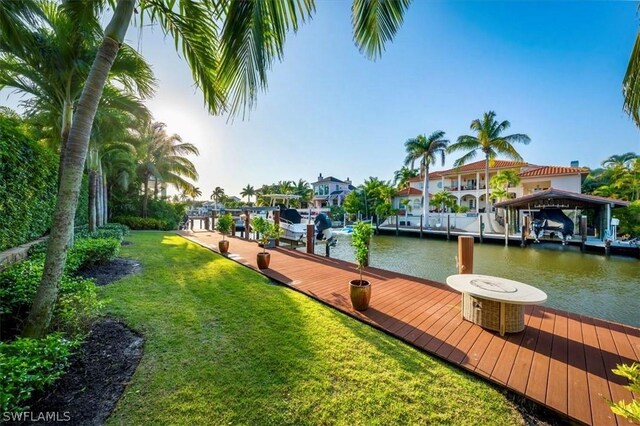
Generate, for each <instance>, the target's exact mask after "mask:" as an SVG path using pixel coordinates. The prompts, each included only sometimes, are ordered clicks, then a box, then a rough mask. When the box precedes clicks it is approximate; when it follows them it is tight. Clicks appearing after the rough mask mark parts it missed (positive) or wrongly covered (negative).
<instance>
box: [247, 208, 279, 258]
mask: <svg viewBox="0 0 640 426" xmlns="http://www.w3.org/2000/svg"><path fill="white" fill-rule="evenodd" d="M251 226H252V228H253V230H254V231H256V232H257V233H258V235H259V237H258V241H260V244H261V245H262V253H258V255H257V263H258V268H260V269H267V268H268V267H269V262H270V261H271V253H267V246H268V244H269V241H270V240H272V239H276V238H278V237H280V234H281V232H282V230H281V229H280V227H279V226H278V225H276V224H275V223H272V222H268V221H267V220H266V219H265V218H263V217H261V216H258V217H256V218H255V219H253V221H252V222H251Z"/></svg>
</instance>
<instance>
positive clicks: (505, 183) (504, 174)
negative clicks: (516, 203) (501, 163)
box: [489, 170, 520, 201]
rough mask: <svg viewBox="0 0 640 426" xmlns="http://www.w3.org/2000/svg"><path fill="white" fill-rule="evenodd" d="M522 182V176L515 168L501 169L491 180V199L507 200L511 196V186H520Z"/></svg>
mask: <svg viewBox="0 0 640 426" xmlns="http://www.w3.org/2000/svg"><path fill="white" fill-rule="evenodd" d="M519 183H520V176H518V172H517V171H515V170H502V171H499V172H498V173H497V174H496V175H494V176H493V177H492V178H491V179H490V180H489V186H490V187H491V199H492V200H498V201H502V200H506V199H507V198H509V187H514V186H518V184H519Z"/></svg>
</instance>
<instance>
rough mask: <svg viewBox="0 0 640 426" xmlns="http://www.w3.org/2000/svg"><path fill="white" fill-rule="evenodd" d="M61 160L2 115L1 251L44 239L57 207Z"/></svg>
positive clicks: (0, 121) (0, 161) (0, 120)
mask: <svg viewBox="0 0 640 426" xmlns="http://www.w3.org/2000/svg"><path fill="white" fill-rule="evenodd" d="M57 176H58V157H57V156H56V155H55V154H53V153H52V152H50V151H49V150H47V149H45V148H43V147H41V146H40V145H38V143H37V142H35V141H34V140H32V139H30V138H29V137H28V136H26V135H25V134H24V133H23V132H22V131H21V130H20V122H19V121H18V120H15V119H12V118H8V117H5V116H2V115H0V251H1V250H6V249H8V248H11V247H15V246H18V245H20V244H24V243H26V242H29V241H32V240H34V239H36V238H38V237H41V236H42V235H43V234H45V232H46V231H47V230H48V229H49V227H50V224H51V216H52V214H53V208H54V206H55V197H56V192H57Z"/></svg>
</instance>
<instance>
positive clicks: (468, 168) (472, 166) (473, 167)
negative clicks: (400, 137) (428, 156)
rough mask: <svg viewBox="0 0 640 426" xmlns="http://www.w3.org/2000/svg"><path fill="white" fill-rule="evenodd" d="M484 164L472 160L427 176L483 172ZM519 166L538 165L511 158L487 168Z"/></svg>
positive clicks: (414, 179)
mask: <svg viewBox="0 0 640 426" xmlns="http://www.w3.org/2000/svg"><path fill="white" fill-rule="evenodd" d="M484 166H485V160H480V161H474V162H473V163H469V164H465V165H464V166H460V167H454V168H452V169H448V170H440V171H437V172H430V173H429V178H430V179H433V178H439V177H443V176H449V175H457V174H460V173H469V172H483V171H484ZM520 167H538V166H536V165H534V164H530V163H525V162H522V161H511V160H494V161H493V166H490V167H489V170H496V169H510V168H520ZM422 179H423V178H422V177H421V176H416V177H414V178H411V179H409V182H421V181H422Z"/></svg>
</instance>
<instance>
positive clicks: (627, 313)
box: [316, 235, 640, 326]
mask: <svg viewBox="0 0 640 426" xmlns="http://www.w3.org/2000/svg"><path fill="white" fill-rule="evenodd" d="M316 253H317V254H320V255H324V246H320V245H317V246H316ZM456 254H457V243H456V241H453V240H452V241H450V242H447V241H445V240H434V239H422V240H420V239H417V238H410V237H394V236H380V235H379V236H375V237H374V239H373V241H372V246H371V264H372V265H373V266H376V267H379V268H383V269H388V270H391V271H396V272H401V273H404V274H408V275H413V276H417V277H421V278H427V279H430V280H434V281H439V282H444V281H445V280H446V278H447V276H449V275H451V274H455V273H457V272H456V265H455V256H456ZM331 256H332V257H335V258H339V259H344V260H348V261H351V262H353V261H354V255H353V248H352V247H351V238H350V237H349V236H348V235H340V236H339V242H338V245H337V246H336V247H334V248H333V249H332V250H331ZM474 272H475V273H477V274H487V275H497V276H501V277H505V278H510V279H513V280H518V281H522V282H525V283H527V284H531V285H533V286H536V287H538V288H540V289H541V290H543V291H544V292H546V293H547V296H548V300H547V303H546V305H547V306H551V307H553V308H557V309H562V310H565V311H570V312H575V313H578V314H586V315H589V316H594V317H598V318H604V319H608V320H611V321H617V322H622V323H625V324H631V325H635V326H640V261H639V260H637V259H633V258H626V257H618V256H611V257H605V256H599V255H594V254H584V253H581V252H580V250H579V248H578V247H572V246H562V245H559V244H541V245H537V246H536V247H535V248H525V249H521V248H519V247H508V248H507V247H504V246H501V245H497V244H478V243H476V245H475V254H474Z"/></svg>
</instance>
